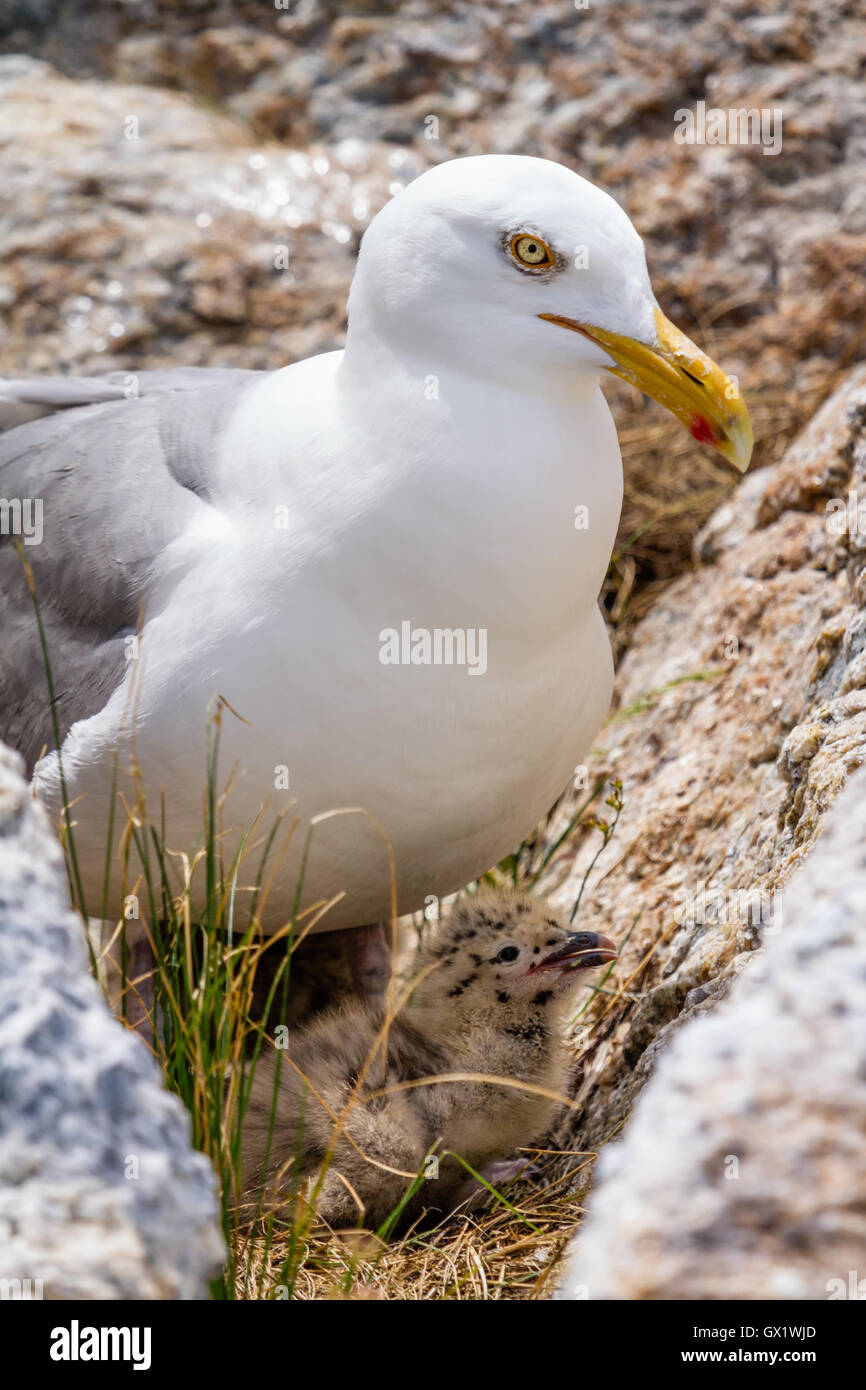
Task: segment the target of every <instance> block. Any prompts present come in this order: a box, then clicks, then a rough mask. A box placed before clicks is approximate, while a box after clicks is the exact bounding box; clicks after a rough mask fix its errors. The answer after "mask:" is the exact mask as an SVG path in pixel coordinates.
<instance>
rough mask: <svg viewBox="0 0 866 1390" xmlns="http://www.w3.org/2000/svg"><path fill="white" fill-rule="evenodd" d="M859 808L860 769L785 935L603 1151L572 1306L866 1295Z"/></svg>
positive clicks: (790, 893) (785, 920)
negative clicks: (577, 1302)
mask: <svg viewBox="0 0 866 1390" xmlns="http://www.w3.org/2000/svg"><path fill="white" fill-rule="evenodd" d="M864 802H866V772H863V771H860V772H858V773H857V774H855V776H854V777H853V778H852V780H851V784H850V786H848V787H847V788H846V789H845V791H844V792H843V793H842V794H841V795H840V797H839V800H838V803H837V804H836V805H835V806H834V808H833V810H832V812H831V814H830V815H829V816H828V818H827V824H826V827H825V829H824V831H823V834H822V835H821V838H820V841H819V843H818V845H817V847H816V848H815V849H814V850H813V852H812V854H811V855H810V857H809V859H808V860H807V861H806V863H805V865H804V866H803V867H802V868H801V869H800V870H799V871H798V873H797V874H796V876H795V877H794V879H793V881H792V883H791V884H790V886H789V888H788V889H787V890H786V892H785V893H784V895H783V898H782V912H781V923H780V926H781V929H780V930H779V932H778V934H777V935H774V936H772V937H771V938H770V939H768V941H767V943H766V946H765V948H764V950H763V951H762V952H761V953H760V955H758V956H753V957H752V958H751V961H750V963H749V966H748V969H746V970H745V971H744V972H743V973H742V977H741V978H740V979H739V980H738V981H737V983H736V984H735V985H734V986H733V989H732V991H731V994H730V997H729V999H728V1000H727V1001H726V1003H725V1004H724V1005H723V1006H722V1007H721V1008H720V1010H719V1011H718V1013H716V1014H715V1015H713V1016H711V1017H705V1018H700V1019H695V1020H693V1021H691V1022H689V1023H688V1024H687V1025H686V1026H685V1027H683V1028H682V1030H681V1031H680V1032H679V1034H678V1036H677V1037H676V1039H675V1040H674V1041H673V1043H672V1044H671V1046H670V1049H669V1051H667V1052H666V1053H665V1055H664V1056H663V1057H662V1058H661V1059H660V1061H659V1063H658V1067H657V1069H656V1071H655V1073H654V1075H653V1077H652V1080H651V1081H650V1082H649V1084H648V1086H647V1087H646V1090H645V1091H644V1093H643V1095H642V1096H641V1098H640V1100H639V1101H638V1103H637V1106H636V1108H635V1113H634V1116H633V1117H632V1119H631V1120H630V1122H629V1124H628V1127H627V1129H626V1131H625V1135H624V1137H623V1139H622V1141H621V1142H619V1143H614V1144H611V1145H609V1146H608V1147H607V1148H606V1149H605V1150H604V1152H603V1154H602V1156H601V1158H600V1160H599V1163H598V1165H597V1171H596V1183H595V1190H594V1191H593V1193H592V1195H591V1197H590V1200H589V1211H588V1215H587V1218H586V1220H585V1222H584V1225H583V1227H582V1228H581V1231H580V1233H579V1235H578V1237H577V1240H576V1243H575V1247H574V1251H573V1253H572V1255H571V1257H570V1258H569V1260H568V1264H567V1269H566V1272H565V1277H564V1280H563V1283H562V1286H561V1291H560V1294H559V1296H560V1297H563V1298H591V1299H611V1298H613V1299H688V1300H695V1299H697V1300H706V1299H826V1298H851V1297H855V1298H856V1297H860V1298H862V1297H863V1296H864V1293H863V1291H862V1290H863V1289H864V1288H866V1285H862V1284H859V1281H860V1280H861V1279H862V1278H863V1274H864V1270H866V1200H864V1187H863V1175H864V1173H866V1029H864V1027H863V1019H864V1017H866V817H864V813H863V807H864ZM851 1271H855V1273H854V1274H853V1277H852V1274H851ZM858 1286H859V1291H858Z"/></svg>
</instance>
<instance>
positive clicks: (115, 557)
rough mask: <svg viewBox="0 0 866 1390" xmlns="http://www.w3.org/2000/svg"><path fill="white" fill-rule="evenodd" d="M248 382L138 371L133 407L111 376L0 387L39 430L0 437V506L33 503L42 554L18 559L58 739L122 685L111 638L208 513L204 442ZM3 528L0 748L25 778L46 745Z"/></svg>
mask: <svg viewBox="0 0 866 1390" xmlns="http://www.w3.org/2000/svg"><path fill="white" fill-rule="evenodd" d="M260 375H261V374H260V373H258V372H247V371H234V370H231V369H226V370H218V369H209V368H184V369H180V370H179V371H164V372H163V371H161V372H142V373H140V374H138V376H137V378H136V381H137V383H138V395H137V396H132V397H127V394H126V391H125V385H124V384H125V383H128V378H127V376H126V375H125V374H122V373H113V374H112V375H111V376H107V377H105V378H81V379H77V380H76V379H74V378H56V377H48V378H43V379H41V380H40V379H38V378H37V379H35V380H33V381H18V382H9V381H0V401H6V402H7V404H8V405H9V406H10V408H11V407H12V406H15V405H17V407H19V408H22V409H24V408H29V409H33V410H38V411H39V412H40V417H41V418H35V419H33V418H31V419H30V421H29V422H27V423H23V424H19V425H17V426H15V427H13V428H11V429H8V430H7V431H6V432H5V433H4V434H2V435H0V507H2V504H3V503H4V502H6V503H8V502H9V501H10V500H13V499H14V500H16V501H23V499H31V502H35V501H37V500H38V501H41V503H42V528H43V537H42V540H41V543H39V544H24V545H23V546H22V547H21V550H22V551H23V555H24V558H25V559H26V560H27V561H28V562H29V564H30V567H31V569H32V573H33V577H34V581H35V587H36V596H37V599H38V603H39V607H40V611H41V614H42V620H43V623H44V626H45V633H46V639H47V646H48V651H49V658H50V661H51V666H52V671H53V675H54V684H55V690H56V694H57V715H58V720H59V725H60V734H61V738H63V737H64V736H65V734H66V733H67V731H68V729H69V727H70V725H71V724H73V723H74V722H75V721H76V720H79V719H85V718H88V717H89V716H90V715H92V714H94V713H96V712H97V710H99V709H101V708H102V706H103V705H104V704H105V702H106V700H107V699H108V698H109V696H110V695H111V692H112V691H113V690H114V689H115V688H116V686H117V685H118V684H119V682H120V681H121V679H122V677H123V674H124V670H125V662H126V651H125V642H124V638H125V637H126V636H127V635H128V634H129V633H130V632H134V631H135V630H136V629H137V627H138V623H139V615H140V612H141V609H142V604H143V601H144V600H145V598H146V593H147V586H148V580H149V577H150V575H151V574H152V572H153V569H154V566H155V564H156V563H157V561H158V558H159V556H160V554H161V553H162V551H163V550H164V549H165V547H166V546H167V545H168V544H169V543H170V542H171V541H172V540H173V539H174V538H175V537H176V536H178V535H179V534H181V533H182V532H183V531H184V530H185V528H186V527H187V526H188V525H189V524H190V523H191V522H192V520H193V518H194V516H195V514H196V512H197V511H198V510H199V509H200V508H202V507H206V506H208V505H209V487H208V478H209V468H210V463H211V460H212V457H213V453H214V444H215V440H216V438H217V437H218V434H219V431H220V429H221V428H222V426H223V424H224V422H225V421H226V419H227V417H228V415H229V414H230V413H231V411H232V410H233V409H234V407H235V405H236V403H237V401H238V399H239V396H240V395H241V393H242V392H243V391H244V390H246V389H247V387H248V386H249V385H250V384H251V382H253V381H255V380H257V379H259V377H260ZM118 392H119V394H118ZM85 402H89V403H85ZM0 411H2V406H0ZM3 523H5V524H3ZM8 529H9V513H8V510H7V511H5V512H3V511H0V738H2V739H4V740H5V741H6V742H7V743H10V744H11V745H12V746H13V747H15V748H17V749H18V750H19V751H20V752H21V753H22V754H23V755H24V757H25V759H26V760H27V762H28V765H29V766H30V767H32V765H33V763H34V762H35V761H36V759H37V758H38V757H39V756H40V754H41V752H42V751H43V750H44V749H45V748H46V747H47V748H53V747H54V734H53V729H52V719H51V710H50V703H49V699H48V687H47V680H46V672H45V662H44V659H43V655H42V651H41V647H40V643H39V635H38V628H37V624H36V615H35V611H34V605H33V601H32V599H31V596H30V594H29V591H28V588H27V582H26V575H25V568H24V565H23V563H22V558H21V555H20V554H19V552H18V549H16V546H15V545H14V543H13V542H14V540H15V537H14V536H12V535H9V534H4V533H3V532H5V531H7V530H8Z"/></svg>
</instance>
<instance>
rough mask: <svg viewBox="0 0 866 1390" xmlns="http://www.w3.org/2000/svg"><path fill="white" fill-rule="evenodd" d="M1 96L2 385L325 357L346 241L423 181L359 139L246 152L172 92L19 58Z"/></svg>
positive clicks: (206, 113) (348, 269)
mask: <svg viewBox="0 0 866 1390" xmlns="http://www.w3.org/2000/svg"><path fill="white" fill-rule="evenodd" d="M0 85H2V87H3V104H2V108H0V169H2V177H3V180H4V188H5V190H6V194H7V196H6V198H5V199H4V201H3V207H2V210H0V244H2V246H3V260H2V268H0V302H2V303H3V306H4V323H5V333H4V339H3V343H2V346H0V374H5V375H11V376H27V375H30V374H36V373H39V372H53V371H58V370H60V371H69V372H71V373H73V374H87V373H89V372H102V371H111V370H113V369H114V368H121V369H123V370H125V371H135V370H137V369H140V368H145V367H155V366H167V365H174V366H177V365H194V364H199V363H204V364H210V365H234V366H247V367H279V366H283V365H284V364H285V363H286V362H288V361H292V360H294V359H295V358H298V357H304V356H307V355H308V354H311V353H313V352H317V351H323V350H327V349H330V348H334V347H338V346H340V344H341V342H342V337H343V331H344V326H345V301H346V294H347V291H348V286H349V282H350V280H351V276H352V269H353V265H354V257H355V253H356V251H357V246H358V241H359V238H360V234H361V231H362V230H363V228H364V227H365V226H366V225H367V222H368V221H369V219H370V217H372V215H373V213H375V212H376V211H377V210H378V208H379V207H380V206H381V205H382V204H383V203H384V202H386V201H387V199H388V197H389V196H390V190H392V189H394V188H396V187H397V186H398V185H400V184H401V183H405V182H407V181H408V179H409V177H410V176H412V175H413V174H414V173H417V172H419V171H420V168H421V165H420V162H419V160H418V159H417V158H414V157H413V156H410V155H409V154H408V153H407V152H406V151H402V150H393V149H388V148H384V147H382V146H380V145H361V144H360V142H358V141H357V140H355V141H343V142H341V143H340V144H339V145H338V146H336V147H334V148H330V149H328V150H327V151H326V150H324V149H323V148H321V147H314V148H312V149H310V150H306V151H303V152H301V151H287V150H285V149H281V148H279V147H278V146H276V145H273V144H270V145H262V144H261V142H260V141H258V140H257V139H254V138H252V137H251V135H250V132H249V130H248V129H247V128H246V127H244V126H242V125H241V124H240V123H239V122H238V121H236V120H234V119H232V118H230V117H228V116H225V115H220V114H217V113H214V112H213V111H212V110H205V109H203V107H201V106H199V105H196V104H195V103H194V102H192V101H191V100H190V99H189V98H188V97H187V96H185V95H182V94H180V93H177V92H167V91H160V90H158V89H157V88H154V87H142V86H132V85H123V84H119V83H118V84H105V83H99V82H72V81H69V80H67V79H66V78H62V77H59V76H58V75H57V74H56V73H55V72H53V71H52V69H51V68H49V67H47V66H46V64H44V63H40V62H35V61H33V60H28V59H22V58H20V57H6V58H2V57H0ZM24 149H26V158H25V156H24V154H23V153H22V151H23V150H24Z"/></svg>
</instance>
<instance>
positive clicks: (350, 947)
mask: <svg viewBox="0 0 866 1390" xmlns="http://www.w3.org/2000/svg"><path fill="white" fill-rule="evenodd" d="M345 935H347V936H348V938H349V939H348V941H347V944H346V949H347V951H348V954H349V971H350V973H351V976H352V984H353V985H354V986H355V993H356V994H360V996H361V998H362V999H370V1000H374V999H381V997H382V995H383V994H384V993H385V991H386V989H387V988H388V985H389V984H390V981H391V951H390V949H389V946H388V938H387V936H386V935H385V928H384V926H383V924H382V923H381V922H377V923H376V924H375V925H374V926H372V927H352V928H351V929H350V930H349V931H348V932H347V933H345Z"/></svg>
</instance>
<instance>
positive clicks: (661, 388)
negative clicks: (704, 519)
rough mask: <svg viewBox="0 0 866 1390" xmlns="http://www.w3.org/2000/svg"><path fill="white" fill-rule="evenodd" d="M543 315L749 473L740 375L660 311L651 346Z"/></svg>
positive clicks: (748, 435) (746, 421)
mask: <svg viewBox="0 0 866 1390" xmlns="http://www.w3.org/2000/svg"><path fill="white" fill-rule="evenodd" d="M539 318H542V319H546V320H547V321H548V323H558V324H559V325H560V327H561V328H570V329H571V330H572V331H573V332H575V333H582V334H583V335H584V337H585V338H589V339H590V341H591V342H593V343H596V344H597V345H598V346H599V347H600V348H602V350H603V351H604V352H606V353H607V354H608V356H609V357H612V358H613V360H614V362H615V363H616V364H617V365H616V366H615V367H608V371H609V372H612V373H613V375H614V376H618V377H622V379H623V381H630V382H631V383H632V385H633V386H636V387H637V388H638V390H639V391H645V392H646V394H647V395H648V396H652V398H653V400H654V401H658V403H659V405H663V406H665V408H666V409H667V410H670V411H671V412H672V413H673V414H674V415H675V416H676V417H677V419H678V420H681V421H682V423H683V424H684V425H685V427H686V429H687V430H688V431H689V433H690V434H691V435H692V436H693V437H694V438H695V439H697V440H699V441H700V442H701V443H702V444H711V445H712V447H713V448H714V449H717V450H718V452H719V453H720V454H723V455H724V457H725V458H726V459H728V460H729V461H730V462H731V463H732V464H733V465H734V467H735V468H739V470H740V472H741V473H745V471H746V469H747V468H748V466H749V460H750V459H751V457H752V425H751V421H750V420H749V412H748V410H747V409H746V406H745V402H744V401H743V398H742V396H741V395H740V391H739V387H738V385H737V381H736V378H735V377H730V376H727V375H726V374H725V372H723V371H722V369H721V367H719V366H717V365H716V363H715V362H714V361H713V360H712V358H711V357H708V356H707V354H706V353H705V352H701V349H700V348H699V347H698V346H697V345H696V344H695V343H693V342H692V340H691V338H687V337H686V335H685V333H681V332H680V330H679V329H678V328H675V327H674V325H673V324H672V323H671V321H670V319H667V318H665V316H664V314H663V313H662V311H661V309H656V310H655V320H656V333H657V338H656V342H655V344H654V345H652V346H649V345H648V344H647V343H639V342H638V341H637V340H636V339H635V338H626V337H624V336H623V335H622V334H621V333H609V332H608V330H607V329H606V328H596V327H595V326H594V325H593V324H587V323H578V322H577V320H576V319H568V318H563V317H561V316H560V315H559V314H540V315H539Z"/></svg>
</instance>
